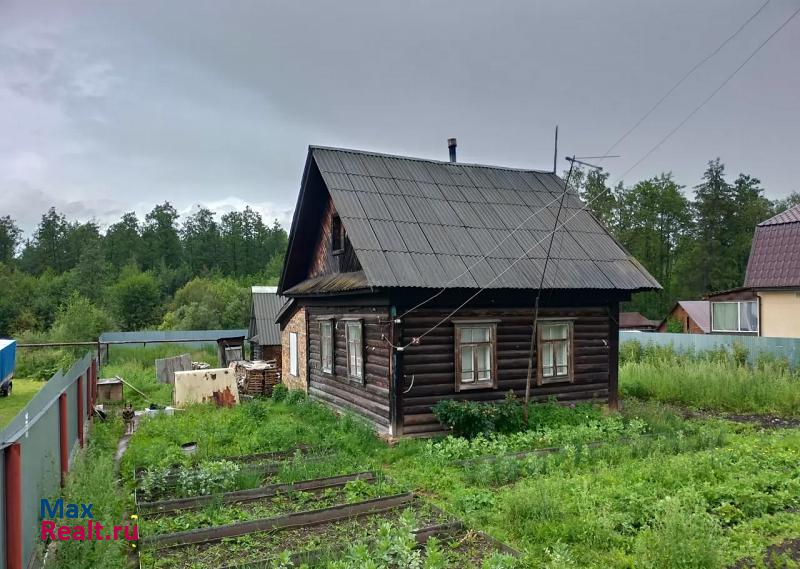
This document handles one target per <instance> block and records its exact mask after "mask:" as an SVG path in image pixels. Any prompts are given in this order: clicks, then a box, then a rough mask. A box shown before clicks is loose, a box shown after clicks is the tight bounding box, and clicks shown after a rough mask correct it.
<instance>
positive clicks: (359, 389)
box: [307, 306, 391, 432]
mask: <svg viewBox="0 0 800 569" xmlns="http://www.w3.org/2000/svg"><path fill="white" fill-rule="evenodd" d="M328 317H333V319H334V324H335V326H334V336H335V340H334V344H335V348H334V362H333V364H334V373H333V374H329V373H323V372H322V361H321V351H320V341H321V338H320V319H322V318H328ZM307 318H308V377H309V386H308V393H309V395H310V396H311V397H313V398H315V399H318V400H321V401H324V402H325V403H327V404H328V405H330V406H331V407H333V408H335V409H338V410H341V411H353V412H355V413H357V414H359V415H361V416H362V417H364V418H365V419H366V420H367V421H369V422H370V423H372V424H373V426H375V427H376V428H377V429H378V430H379V431H382V432H386V431H388V430H389V420H390V413H389V385H390V369H389V362H390V348H389V344H388V343H387V341H386V340H385V339H383V338H382V335H384V334H385V335H387V337H388V335H389V333H390V332H389V330H390V328H391V324H390V322H389V312H388V309H387V308H384V307H325V306H314V307H309V308H308V315H307ZM343 318H359V319H361V321H362V326H363V328H362V329H363V334H364V335H363V342H364V383H363V385H362V384H361V383H360V382H359V381H358V380H355V379H351V378H349V377H348V376H347V347H346V343H345V328H344V321H343V320H342V319H343Z"/></svg>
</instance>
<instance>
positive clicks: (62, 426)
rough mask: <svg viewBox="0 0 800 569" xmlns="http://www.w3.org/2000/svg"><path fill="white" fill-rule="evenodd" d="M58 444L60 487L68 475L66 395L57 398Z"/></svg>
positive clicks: (65, 481)
mask: <svg viewBox="0 0 800 569" xmlns="http://www.w3.org/2000/svg"><path fill="white" fill-rule="evenodd" d="M58 442H59V449H60V455H61V487H62V488H63V487H64V485H65V484H66V483H67V474H68V473H69V447H68V446H67V394H66V393H62V394H61V395H59V396H58Z"/></svg>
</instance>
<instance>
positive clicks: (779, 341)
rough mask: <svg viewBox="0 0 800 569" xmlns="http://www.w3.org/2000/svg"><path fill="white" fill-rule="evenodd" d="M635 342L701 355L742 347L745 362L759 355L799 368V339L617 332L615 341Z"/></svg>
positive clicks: (751, 360)
mask: <svg viewBox="0 0 800 569" xmlns="http://www.w3.org/2000/svg"><path fill="white" fill-rule="evenodd" d="M629 340H636V341H637V342H639V343H640V344H642V345H647V344H656V345H659V346H672V347H673V348H674V349H675V350H676V351H679V352H687V351H694V352H702V351H705V350H712V349H718V348H720V347H722V348H725V349H727V350H729V351H730V350H732V349H733V346H734V344H738V345H740V346H742V347H744V348H745V349H746V350H747V353H748V356H747V357H748V361H749V362H750V363H754V362H755V361H756V360H757V359H758V356H759V355H760V354H770V355H772V356H775V357H779V358H786V360H787V361H788V362H789V365H790V366H792V367H793V368H797V367H798V366H800V338H764V337H760V336H745V335H730V334H661V333H652V332H620V333H619V341H620V344H621V343H622V342H626V341H629Z"/></svg>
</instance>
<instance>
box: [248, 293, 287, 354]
mask: <svg viewBox="0 0 800 569" xmlns="http://www.w3.org/2000/svg"><path fill="white" fill-rule="evenodd" d="M277 290H278V289H277V287H266V286H254V287H252V288H251V296H252V302H251V305H250V328H249V330H248V336H247V339H248V340H250V341H251V342H256V343H258V344H260V345H262V346H276V345H279V344H280V343H281V330H280V327H279V326H278V324H276V323H275V319H276V318H277V316H278V313H279V312H280V310H281V307H282V306H283V305H284V303H285V302H286V298H285V297H283V296H280V295H278V294H277Z"/></svg>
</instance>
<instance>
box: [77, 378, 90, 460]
mask: <svg viewBox="0 0 800 569" xmlns="http://www.w3.org/2000/svg"><path fill="white" fill-rule="evenodd" d="M84 374H86V376H87V377H88V375H89V370H88V369H87V370H86V371H85V372H83V374H81V375H79V376H78V441H80V444H81V448H83V447H84V445H85V443H86V441H85V440H84V439H83V398H84V395H85V394H86V392H84V390H83V375H84ZM88 383H89V382H88V381H87V382H86V384H87V386H88Z"/></svg>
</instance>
